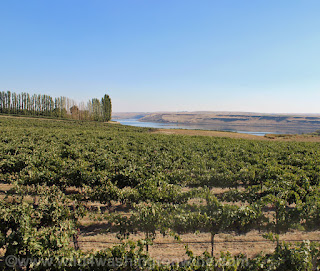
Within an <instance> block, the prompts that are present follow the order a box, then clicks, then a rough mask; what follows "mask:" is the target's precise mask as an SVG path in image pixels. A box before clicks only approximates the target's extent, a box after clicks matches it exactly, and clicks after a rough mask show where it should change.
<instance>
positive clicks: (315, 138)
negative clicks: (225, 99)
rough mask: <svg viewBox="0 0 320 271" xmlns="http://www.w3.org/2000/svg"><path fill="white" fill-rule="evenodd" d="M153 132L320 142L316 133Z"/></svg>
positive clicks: (161, 130) (171, 130)
mask: <svg viewBox="0 0 320 271" xmlns="http://www.w3.org/2000/svg"><path fill="white" fill-rule="evenodd" d="M151 133H157V134H166V135H187V136H211V137H227V138H235V139H249V140H261V141H296V142H320V136H315V135H282V136H279V135H273V134H270V135H267V136H256V135H250V134H240V133H232V132H223V131H208V130H188V129H157V130H156V131H153V132H151Z"/></svg>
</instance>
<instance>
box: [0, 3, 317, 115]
mask: <svg viewBox="0 0 320 271" xmlns="http://www.w3.org/2000/svg"><path fill="white" fill-rule="evenodd" d="M319 12H320V1H318V0H314V1H312V0H307V1H298V0H281V1H279V0H259V1H258V0H250V1H249V0H223V1H222V0H220V1H215V0H192V1H191V0H99V1H98V0H86V1H82V0H51V1H43V0H39V1H35V0H28V1H25V0H20V1H18V0H10V1H8V0H0V90H11V91H16V92H21V91H25V92H30V93H44V94H49V95H52V96H60V95H64V96H67V97H70V98H73V99H76V100H78V101H81V100H87V99H89V98H93V97H98V98H100V97H102V96H103V94H104V93H108V94H109V95H110V96H111V98H112V101H113V108H114V111H115V112H120V111H135V112H138V111H182V110H186V111H196V110H212V111H220V110H225V111H251V112H279V113H283V112H297V113H320V53H319V50H320V30H319V29H320V16H319Z"/></svg>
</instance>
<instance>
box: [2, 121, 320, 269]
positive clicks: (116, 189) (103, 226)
mask: <svg viewBox="0 0 320 271" xmlns="http://www.w3.org/2000/svg"><path fill="white" fill-rule="evenodd" d="M0 182H1V185H0V190H1V194H0V197H1V202H0V243H1V245H0V248H1V250H0V253H1V256H3V261H2V263H1V264H2V266H3V267H2V268H3V270H8V269H6V265H5V259H6V258H7V257H8V256H10V255H14V256H15V257H17V259H24V258H29V257H30V258H54V259H55V260H54V263H55V266H54V267H52V266H51V267H50V268H45V267H44V265H43V262H41V261H40V262H36V263H35V262H27V263H26V264H20V265H22V267H19V264H18V263H17V264H16V265H15V266H13V269H14V268H16V269H17V270H19V268H20V269H21V268H22V270H46V269H47V270H80V269H79V268H78V267H77V266H75V264H73V265H72V264H70V261H69V262H68V264H62V265H61V264H60V265H59V264H57V261H58V259H60V258H68V259H73V258H77V259H78V258H79V259H80V258H81V259H87V260H88V261H86V263H87V264H83V265H82V267H81V270H319V269H320V251H319V243H318V242H319V241H320V235H319V233H320V143H317V142H295V141H288V142H279V141H277V142H272V141H259V140H256V141H255V140H244V139H232V138H222V137H221V138H213V137H207V136H185V135H165V134H157V133H155V130H154V129H151V128H150V129H149V128H137V127H127V126H122V125H118V124H108V123H103V122H91V121H76V120H69V121H64V120H60V121H56V120H45V119H39V120H35V119H19V118H7V117H0ZM253 233H254V234H255V236H258V237H259V238H260V239H259V240H260V241H261V240H264V241H265V242H268V244H271V247H272V250H271V251H270V250H268V251H258V250H256V251H255V253H250V254H252V255H249V256H250V257H248V255H246V254H248V253H246V252H247V251H246V250H245V249H243V247H241V249H238V251H237V250H236V249H234V250H233V251H232V253H228V252H226V251H225V252H221V251H219V250H217V247H218V245H219V242H221V240H222V239H221V236H224V237H225V240H231V238H234V239H236V240H240V241H242V242H246V239H248V236H250V235H252V234H253ZM285 234H289V235H290V234H291V235H290V236H291V238H289V239H291V240H292V241H299V242H297V243H293V242H284V241H282V239H286V238H285V237H284V238H283V236H285ZM88 236H89V237H90V236H92V237H94V238H92V239H90V238H88ZM296 236H298V237H296ZM299 236H307V239H308V240H306V239H305V238H303V239H300V238H299ZM186 237H188V238H189V239H190V238H191V239H190V240H191V241H190V240H189V241H190V242H188V241H186ZM239 238H240V239H239ZM287 239H288V238H287ZM90 240H91V242H92V244H91V246H90V247H89V248H85V243H86V242H90ZM232 240H233V239H232ZM252 241H254V240H252ZM287 241H290V240H287ZM166 242H167V243H168V244H169V245H170V247H171V244H173V248H172V249H173V250H177V248H178V247H180V248H181V247H183V250H184V251H183V253H182V254H181V255H179V257H178V258H179V261H174V260H173V259H170V257H169V262H167V263H159V262H156V261H155V258H158V259H159V258H161V256H163V255H157V254H156V253H155V252H154V251H155V246H156V245H159V243H163V244H165V243H166ZM192 242H194V243H203V244H206V245H205V249H203V251H200V250H201V247H200V249H199V250H197V251H196V252H192V248H191V247H192ZM261 242H262V241H261ZM104 243H105V244H107V245H106V247H103V244H104ZM246 245H247V246H248V243H247V244H246ZM99 247H102V248H101V249H99ZM168 247H169V246H168ZM164 250H165V249H164ZM151 256H152V257H151ZM157 256H158V257H157ZM93 258H104V259H108V260H115V259H117V260H119V259H121V261H120V263H117V264H116V266H114V265H113V266H103V267H101V266H99V265H98V264H97V263H95V262H94V263H92V259H93ZM89 259H91V262H90V263H89ZM127 259H130V261H127ZM170 263H171V264H170ZM6 264H7V263H6Z"/></svg>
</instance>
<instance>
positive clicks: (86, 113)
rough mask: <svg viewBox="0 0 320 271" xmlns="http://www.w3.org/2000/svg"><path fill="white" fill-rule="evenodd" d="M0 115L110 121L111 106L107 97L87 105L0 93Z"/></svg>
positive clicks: (34, 95) (28, 95)
mask: <svg viewBox="0 0 320 271" xmlns="http://www.w3.org/2000/svg"><path fill="white" fill-rule="evenodd" d="M0 113H4V114H13V115H29V116H49V117H55V118H70V119H78V120H94V121H110V120H111V114H112V104H111V99H110V97H109V95H107V94H105V95H104V96H103V98H102V99H101V100H99V99H97V98H93V99H91V100H89V101H88V102H87V103H84V102H81V103H76V101H74V100H72V99H70V98H67V97H64V96H61V97H58V98H53V97H51V96H49V95H42V94H33V95H31V94H29V93H26V92H22V93H15V92H11V91H0Z"/></svg>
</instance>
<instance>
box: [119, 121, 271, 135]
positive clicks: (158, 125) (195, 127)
mask: <svg viewBox="0 0 320 271" xmlns="http://www.w3.org/2000/svg"><path fill="white" fill-rule="evenodd" d="M115 121H117V122H119V123H121V124H123V125H129V126H136V127H150V128H164V129H192V130H219V129H217V128H214V127H210V126H207V125H187V124H177V123H158V122H144V121H143V122H142V121H139V120H138V119H116V120H115ZM222 130H223V131H228V132H236V133H241V134H250V135H257V136H265V135H266V134H277V132H268V131H264V132H260V131H259V132H257V131H241V130H233V129H222Z"/></svg>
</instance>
